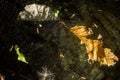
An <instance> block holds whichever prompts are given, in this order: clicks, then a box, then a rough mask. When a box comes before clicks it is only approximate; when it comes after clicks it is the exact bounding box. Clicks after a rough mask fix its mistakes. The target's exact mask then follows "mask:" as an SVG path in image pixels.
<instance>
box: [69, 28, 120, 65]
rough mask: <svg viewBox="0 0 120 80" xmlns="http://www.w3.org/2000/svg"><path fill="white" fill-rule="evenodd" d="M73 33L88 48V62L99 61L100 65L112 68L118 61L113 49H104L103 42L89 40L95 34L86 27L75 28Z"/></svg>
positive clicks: (72, 30)
mask: <svg viewBox="0 0 120 80" xmlns="http://www.w3.org/2000/svg"><path fill="white" fill-rule="evenodd" d="M71 32H73V33H74V34H75V35H76V36H77V37H78V38H79V39H80V40H81V41H82V43H83V44H85V46H86V50H87V53H88V60H92V61H98V62H99V63H100V65H107V66H112V65H114V64H115V63H116V61H118V58H117V56H115V55H114V54H113V52H112V51H111V49H109V48H103V47H102V45H103V41H102V40H92V39H88V38H87V36H88V35H91V34H93V32H92V30H91V29H90V28H89V29H87V28H86V27H85V26H75V27H72V28H71Z"/></svg>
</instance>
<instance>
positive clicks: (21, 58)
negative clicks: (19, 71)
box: [14, 45, 28, 63]
mask: <svg viewBox="0 0 120 80" xmlns="http://www.w3.org/2000/svg"><path fill="white" fill-rule="evenodd" d="M14 48H15V51H16V53H17V55H18V60H19V61H22V62H25V63H28V62H27V61H26V59H25V57H24V55H23V53H21V52H20V51H19V49H20V48H19V46H18V45H15V46H14Z"/></svg>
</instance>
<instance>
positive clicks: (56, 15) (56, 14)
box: [54, 9, 60, 17]
mask: <svg viewBox="0 0 120 80" xmlns="http://www.w3.org/2000/svg"><path fill="white" fill-rule="evenodd" d="M59 13H60V11H59V10H57V9H56V10H55V13H54V14H55V17H58V15H59Z"/></svg>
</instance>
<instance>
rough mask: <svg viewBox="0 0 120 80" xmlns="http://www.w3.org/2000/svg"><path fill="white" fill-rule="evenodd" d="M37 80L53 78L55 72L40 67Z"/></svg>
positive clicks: (51, 79) (50, 79)
mask: <svg viewBox="0 0 120 80" xmlns="http://www.w3.org/2000/svg"><path fill="white" fill-rule="evenodd" d="M38 75H39V80H54V78H55V73H52V72H51V71H50V70H48V69H47V68H46V67H42V72H39V71H38Z"/></svg>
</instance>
